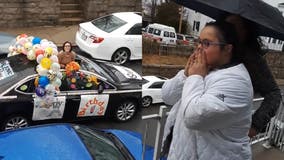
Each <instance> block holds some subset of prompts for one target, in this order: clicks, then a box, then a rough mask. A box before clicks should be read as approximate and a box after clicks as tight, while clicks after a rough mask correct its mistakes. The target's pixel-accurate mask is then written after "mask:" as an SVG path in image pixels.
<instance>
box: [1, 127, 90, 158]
mask: <svg viewBox="0 0 284 160" xmlns="http://www.w3.org/2000/svg"><path fill="white" fill-rule="evenodd" d="M23 137H24V138H23ZM42 140H43V141H42ZM0 144H1V145H0V151H1V152H0V159H1V158H3V159H45V160H53V159H58V158H59V157H61V158H59V159H84V160H85V159H86V160H88V159H90V160H91V159H92V157H91V155H90V154H89V152H88V150H87V149H86V147H85V145H84V144H83V143H82V142H81V140H80V138H79V136H78V135H77V134H76V132H75V130H74V129H73V128H72V126H71V125H56V126H55V125H46V126H41V127H38V126H35V127H31V128H23V129H19V130H13V131H8V132H2V133H1V134H0ZM68 157H69V158H68Z"/></svg>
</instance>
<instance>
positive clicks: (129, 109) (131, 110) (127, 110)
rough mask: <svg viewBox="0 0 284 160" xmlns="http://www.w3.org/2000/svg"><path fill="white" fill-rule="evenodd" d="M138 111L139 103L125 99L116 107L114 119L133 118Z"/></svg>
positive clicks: (120, 120)
mask: <svg viewBox="0 0 284 160" xmlns="http://www.w3.org/2000/svg"><path fill="white" fill-rule="evenodd" d="M136 111H137V104H136V103H135V102H133V101H125V102H123V103H121V104H120V105H119V106H118V107H116V109H115V112H114V119H115V120H116V121H118V122H126V121H129V120H130V119H132V118H133V117H134V116H135V114H136Z"/></svg>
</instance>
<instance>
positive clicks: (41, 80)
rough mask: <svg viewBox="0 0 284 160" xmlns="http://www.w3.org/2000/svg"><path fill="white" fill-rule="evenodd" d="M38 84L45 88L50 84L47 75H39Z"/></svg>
mask: <svg viewBox="0 0 284 160" xmlns="http://www.w3.org/2000/svg"><path fill="white" fill-rule="evenodd" d="M38 84H39V86H41V87H43V88H44V87H45V86H46V85H48V84H49V79H48V78H47V76H41V77H39V80H38Z"/></svg>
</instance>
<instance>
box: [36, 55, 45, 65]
mask: <svg viewBox="0 0 284 160" xmlns="http://www.w3.org/2000/svg"><path fill="white" fill-rule="evenodd" d="M43 58H44V56H43V54H40V55H38V56H37V57H36V61H37V63H40V62H41V60H42V59H43Z"/></svg>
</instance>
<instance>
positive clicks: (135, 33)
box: [125, 23, 142, 59]
mask: <svg viewBox="0 0 284 160" xmlns="http://www.w3.org/2000/svg"><path fill="white" fill-rule="evenodd" d="M141 29H142V23H137V24H135V25H133V26H132V27H131V28H130V29H129V30H128V31H127V32H126V34H125V37H126V41H127V46H128V47H129V48H130V50H131V56H132V58H133V59H142V32H141Z"/></svg>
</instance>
